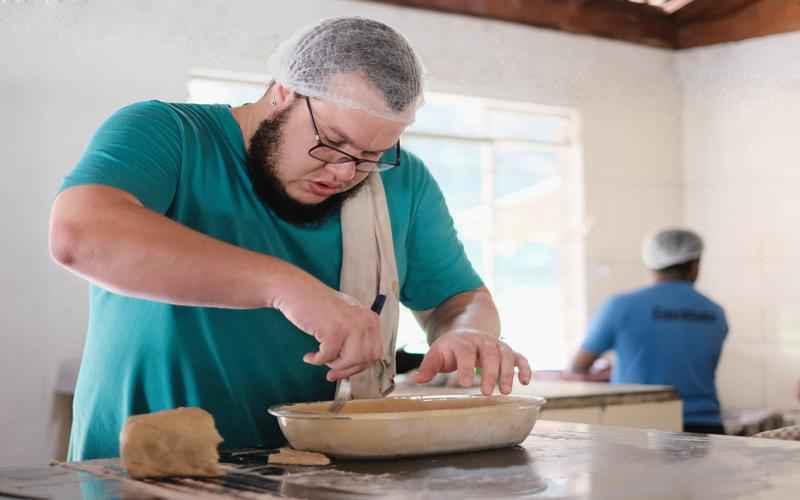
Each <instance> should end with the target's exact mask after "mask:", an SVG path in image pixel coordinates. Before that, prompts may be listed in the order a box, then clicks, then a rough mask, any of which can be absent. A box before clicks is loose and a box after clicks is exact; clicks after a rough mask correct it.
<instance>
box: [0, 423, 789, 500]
mask: <svg viewBox="0 0 800 500" xmlns="http://www.w3.org/2000/svg"><path fill="white" fill-rule="evenodd" d="M265 454H266V452H264V451H263V450H262V451H246V450H243V451H241V452H238V453H226V454H225V459H226V460H228V461H238V462H240V463H239V464H236V465H230V466H227V470H228V471H229V472H228V475H227V476H226V477H225V478H221V479H215V480H207V481H206V480H203V481H197V480H186V479H182V480H172V481H146V482H144V481H132V480H130V479H126V478H124V477H122V478H121V477H119V476H118V474H120V469H119V467H118V463H117V461H116V460H107V461H89V462H81V463H78V464H73V465H71V466H69V467H73V468H68V466H66V465H54V466H49V467H48V466H40V467H24V468H10V469H9V468H6V469H0V492H7V493H12V492H13V493H16V494H17V495H28V496H30V497H38V498H59V499H70V498H79V499H90V498H91V499H111V498H126V499H138V500H144V499H153V498H170V499H171V498H200V499H202V498H209V499H211V498H303V499H326V500H334V499H341V500H345V499H356V498H358V499H362V500H365V499H370V498H397V499H400V498H412V497H413V498H437V499H438V498H443V499H448V498H453V499H459V500H460V499H464V498H490V499H499V498H530V497H533V498H560V499H578V498H595V499H606V498H609V499H610V498H615V499H620V498H630V499H643V498H649V499H653V498H658V499H665V500H666V499H679V498H703V499H709V500H710V499H726V500H728V499H733V498H747V499H753V498H759V499H786V500H789V499H791V500H794V499H796V498H797V495H798V491H800V474H798V471H800V443H798V442H790V441H776V440H766V439H758V438H741V437H729V436H705V435H695V434H680V433H671V432H660V431H647V430H640V429H628V428H618V427H607V426H591V425H582V424H567V423H560V422H551V421H540V422H537V423H536V426H535V427H534V429H533V432H532V433H531V435H530V436H529V437H528V439H526V440H525V441H524V443H523V444H522V445H521V446H518V447H514V448H506V449H500V450H493V451H484V452H476V453H464V454H454V455H442V456H433V457H422V458H416V459H404V460H391V461H375V462H353V461H337V462H335V463H334V464H333V465H331V466H327V467H311V468H309V467H300V466H267V465H266V459H265ZM248 462H249V463H250V464H249V465H248ZM254 464H255V465H254ZM75 467H77V468H80V469H83V470H91V471H93V472H95V473H94V474H93V473H87V472H77V471H76V469H75ZM246 490H250V491H246ZM0 498H2V493H0Z"/></svg>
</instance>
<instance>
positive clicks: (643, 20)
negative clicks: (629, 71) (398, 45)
mask: <svg viewBox="0 0 800 500" xmlns="http://www.w3.org/2000/svg"><path fill="white" fill-rule="evenodd" d="M371 1H374V2H379V3H386V4H393V5H401V6H404V7H416V8H421V9H429V10H437V11H441V12H449V13H454V14H464V15H469V16H477V17H482V18H490V19H497V20H501V21H510V22H515V23H521V24H526V25H529V26H536V27H539V28H550V29H556V30H560V31H567V32H570V33H577V34H582V35H594V36H599V37H603V38H610V39H614V40H622V41H626V42H634V43H638V44H643V45H649V46H653V47H666V48H675V47H676V43H677V41H676V39H675V26H674V24H673V22H672V20H671V19H670V17H669V16H667V15H666V14H665V13H663V12H662V11H661V10H659V9H657V8H655V7H650V6H646V5H640V4H635V3H632V2H628V1H627V0H371Z"/></svg>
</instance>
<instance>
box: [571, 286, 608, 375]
mask: <svg viewBox="0 0 800 500" xmlns="http://www.w3.org/2000/svg"><path fill="white" fill-rule="evenodd" d="M621 307H622V305H621V303H620V301H619V299H618V298H612V299H611V300H609V301H608V302H606V303H605V304H603V306H602V307H600V310H599V311H597V314H595V316H594V318H592V322H591V325H589V332H588V333H587V335H586V338H585V339H584V341H583V344H582V345H581V347H580V348H579V349H578V351H577V352H576V353H575V356H574V357H573V358H572V364H571V365H570V369H571V370H572V375H571V374H570V373H564V374H562V378H565V379H581V380H587V379H588V378H589V377H590V376H591V375H590V372H591V368H592V365H594V362H595V361H597V360H598V359H599V358H600V356H601V355H602V354H603V353H604V352H606V351H609V350H611V348H612V347H613V346H614V341H615V335H616V330H617V324H616V322H617V316H618V313H619V311H620V308H621ZM604 377H605V374H601V375H599V376H598V378H599V379H603V378H604Z"/></svg>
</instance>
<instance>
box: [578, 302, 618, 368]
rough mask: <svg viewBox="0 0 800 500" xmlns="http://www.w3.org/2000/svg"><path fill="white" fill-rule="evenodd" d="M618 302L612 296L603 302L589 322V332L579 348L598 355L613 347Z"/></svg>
mask: <svg viewBox="0 0 800 500" xmlns="http://www.w3.org/2000/svg"><path fill="white" fill-rule="evenodd" d="M620 307H621V306H620V303H619V299H618V298H614V299H611V300H609V301H608V302H606V303H605V304H603V306H602V307H600V310H598V311H597V313H596V314H595V315H594V317H593V318H592V321H591V323H590V324H589V333H588V334H587V335H586V338H585V339H584V341H583V345H582V346H581V348H582V349H583V350H584V351H586V352H591V353H593V354H597V355H598V356H599V355H601V354H603V353H604V352H606V351H610V350H611V349H612V348H613V347H614V341H615V337H616V330H617V320H616V318H617V317H618V315H619V308H620Z"/></svg>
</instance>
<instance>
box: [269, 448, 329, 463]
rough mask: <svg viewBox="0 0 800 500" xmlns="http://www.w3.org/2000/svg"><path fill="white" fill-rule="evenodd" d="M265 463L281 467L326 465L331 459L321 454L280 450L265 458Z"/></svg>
mask: <svg viewBox="0 0 800 500" xmlns="http://www.w3.org/2000/svg"><path fill="white" fill-rule="evenodd" d="M267 463H270V464H282V465H328V464H330V463H331V459H330V458H328V457H327V456H325V455H323V454H322V453H315V452H313V451H299V450H295V449H292V448H281V449H280V450H279V453H273V454H272V455H270V456H269V458H267Z"/></svg>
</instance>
